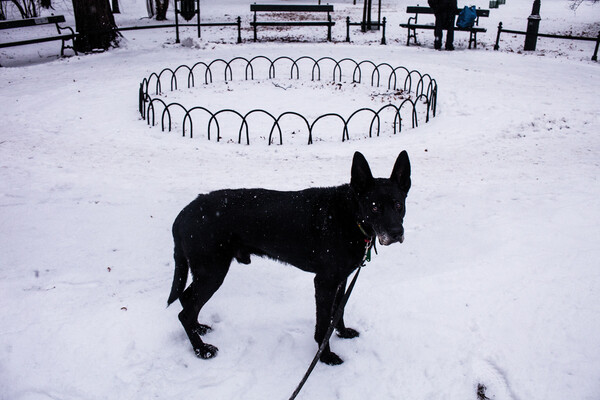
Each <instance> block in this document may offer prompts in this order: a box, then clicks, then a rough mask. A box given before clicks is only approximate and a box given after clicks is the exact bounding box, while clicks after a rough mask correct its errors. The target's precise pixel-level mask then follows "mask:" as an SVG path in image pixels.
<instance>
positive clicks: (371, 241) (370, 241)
mask: <svg viewBox="0 0 600 400" xmlns="http://www.w3.org/2000/svg"><path fill="white" fill-rule="evenodd" d="M356 224H357V225H358V229H360V231H361V233H362V234H363V235H364V236H365V239H364V240H365V254H364V255H363V258H362V261H361V262H360V266H361V267H364V266H365V265H366V263H367V262H370V261H371V249H375V254H377V247H375V236H371V235H369V234H368V233H367V231H365V228H363V226H362V225H361V224H360V222H357V223H356Z"/></svg>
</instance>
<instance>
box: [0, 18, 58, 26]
mask: <svg viewBox="0 0 600 400" xmlns="http://www.w3.org/2000/svg"><path fill="white" fill-rule="evenodd" d="M59 22H65V17H64V15H52V16H50V17H39V18H26V19H11V20H8V21H0V29H12V28H23V27H26V26H36V25H45V24H56V23H59Z"/></svg>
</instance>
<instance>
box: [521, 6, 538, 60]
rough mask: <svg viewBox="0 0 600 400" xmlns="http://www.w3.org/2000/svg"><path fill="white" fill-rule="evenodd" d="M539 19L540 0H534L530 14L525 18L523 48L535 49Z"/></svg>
mask: <svg viewBox="0 0 600 400" xmlns="http://www.w3.org/2000/svg"><path fill="white" fill-rule="evenodd" d="M541 19H542V18H541V17H540V0H534V2H533V7H532V9H531V15H530V16H529V17H528V18H527V34H526V35H525V45H524V47H523V50H526V51H530V50H532V51H533V50H535V46H536V44H537V35H538V31H539V29H540V20H541Z"/></svg>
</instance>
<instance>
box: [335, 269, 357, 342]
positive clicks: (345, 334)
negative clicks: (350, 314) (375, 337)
mask: <svg viewBox="0 0 600 400" xmlns="http://www.w3.org/2000/svg"><path fill="white" fill-rule="evenodd" d="M346 283H347V279H344V282H342V284H341V285H340V286H339V287H338V290H337V292H336V294H335V300H334V301H333V309H332V313H333V314H335V313H336V312H337V309H338V307H339V306H340V304H341V302H342V298H343V297H344V292H345V290H344V289H345V288H346ZM335 330H336V331H337V335H338V337H340V338H342V339H354V338H355V337H358V336H359V335H360V334H359V333H358V331H356V330H355V329H352V328H347V327H346V324H344V310H343V309H342V315H341V317H340V319H339V320H338V322H337V324H336V325H335Z"/></svg>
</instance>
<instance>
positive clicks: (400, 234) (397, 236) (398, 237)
mask: <svg viewBox="0 0 600 400" xmlns="http://www.w3.org/2000/svg"><path fill="white" fill-rule="evenodd" d="M392 237H393V238H394V240H395V241H397V242H400V243H403V242H404V229H399V230H397V231H395V232H392Z"/></svg>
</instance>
